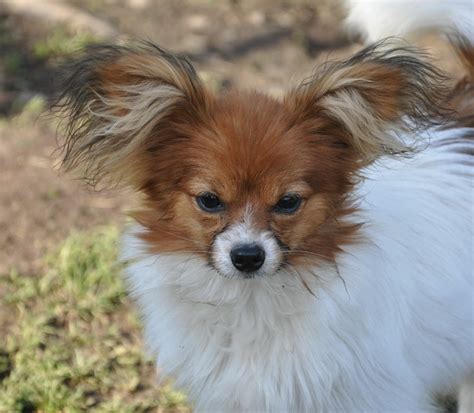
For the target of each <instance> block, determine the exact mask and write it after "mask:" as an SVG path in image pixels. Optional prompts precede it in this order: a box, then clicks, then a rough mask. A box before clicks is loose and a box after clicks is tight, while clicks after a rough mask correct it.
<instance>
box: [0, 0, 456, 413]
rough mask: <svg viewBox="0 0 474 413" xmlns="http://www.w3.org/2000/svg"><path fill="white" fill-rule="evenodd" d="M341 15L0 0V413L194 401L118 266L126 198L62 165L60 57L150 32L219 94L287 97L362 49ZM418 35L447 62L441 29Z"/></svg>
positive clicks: (131, 2) (135, 1)
mask: <svg viewBox="0 0 474 413" xmlns="http://www.w3.org/2000/svg"><path fill="white" fill-rule="evenodd" d="M343 17H344V9H343V7H342V5H341V3H340V2H339V1H335V0H0V412H10V411H20V412H34V411H39V412H57V411H98V412H107V411H109V412H155V411H158V412H175V411H176V412H182V411H188V410H189V407H187V404H186V398H185V395H183V394H181V393H179V392H176V391H174V390H173V389H172V384H170V383H162V384H160V385H159V386H158V385H156V384H155V378H156V377H155V376H156V374H157V373H156V370H155V368H154V367H153V364H152V362H151V360H150V359H149V358H147V356H146V355H145V354H144V351H143V343H142V341H141V335H140V322H139V320H138V318H137V316H136V314H135V312H134V311H133V307H132V306H131V304H130V303H129V300H128V299H127V297H126V293H125V292H124V285H123V282H122V280H121V277H120V266H119V264H117V263H116V254H117V242H118V234H119V232H120V227H121V226H123V225H124V222H125V221H126V218H125V214H124V212H126V211H127V210H128V209H129V208H130V207H131V205H132V203H133V201H132V196H131V195H129V194H123V193H121V194H118V193H106V192H91V191H90V190H87V189H86V188H84V187H83V186H82V185H81V183H79V182H77V181H74V180H73V179H72V178H71V177H68V176H62V175H61V174H60V173H59V171H58V169H57V167H56V161H55V149H56V148H57V143H56V139H57V138H60V133H59V135H58V134H57V128H58V120H57V119H56V118H54V116H52V115H51V114H50V113H49V111H48V107H49V101H50V99H51V98H52V96H54V93H55V85H56V84H57V79H58V76H59V73H60V67H61V64H62V62H64V61H65V59H66V58H67V57H68V56H70V54H71V53H73V52H75V51H77V50H79V49H81V48H82V47H84V46H86V45H87V44H91V43H95V42H104V41H107V42H117V41H122V40H124V39H128V38H140V39H148V40H152V41H154V42H157V43H158V44H160V45H161V46H162V47H165V48H168V49H171V50H173V51H177V52H181V53H184V54H186V55H188V56H189V57H190V59H191V60H192V61H193V62H194V63H195V64H196V66H197V68H198V69H199V73H200V75H201V76H202V78H203V79H204V80H205V81H206V82H207V84H208V85H210V87H211V88H213V89H214V90H215V91H219V90H220V89H223V88H229V87H240V88H247V89H252V88H256V89H259V90H262V91H266V92H267V93H269V94H272V95H274V96H281V95H282V94H283V93H284V91H285V90H287V89H288V88H289V87H291V86H293V85H295V84H297V83H298V82H299V81H301V80H302V79H303V78H304V77H306V76H308V75H309V74H311V72H312V70H313V68H314V67H315V66H317V65H318V64H320V63H322V62H324V61H326V60H328V59H336V58H339V57H342V56H347V55H349V54H350V53H351V52H353V51H354V50H357V49H358V48H360V47H361V45H360V44H358V43H357V42H356V39H355V37H354V36H348V35H347V33H345V32H344V31H343V30H342V24H341V22H342V20H343ZM425 45H427V46H429V47H433V46H435V49H436V50H437V51H438V52H437V56H438V58H439V59H441V61H440V64H441V65H442V66H443V67H444V68H448V69H450V70H454V71H455V63H454V60H453V59H452V56H450V55H449V52H448V51H446V48H445V46H444V45H443V44H442V43H440V41H439V39H436V38H428V40H426V42H425ZM439 51H441V52H439ZM453 68H454V69H453ZM158 375H159V372H158Z"/></svg>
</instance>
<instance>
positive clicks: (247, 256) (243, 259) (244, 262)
mask: <svg viewBox="0 0 474 413" xmlns="http://www.w3.org/2000/svg"><path fill="white" fill-rule="evenodd" d="M230 258H231V260H232V264H234V267H235V268H237V269H238V270H239V271H243V272H253V271H257V270H258V269H259V268H260V267H261V266H262V265H263V263H264V261H265V251H264V249H263V248H262V247H260V246H259V245H257V244H243V245H238V246H237V247H234V248H232V250H231V251H230Z"/></svg>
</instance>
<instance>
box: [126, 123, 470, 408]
mask: <svg viewBox="0 0 474 413" xmlns="http://www.w3.org/2000/svg"><path fill="white" fill-rule="evenodd" d="M472 137H473V130H472V129H463V128H458V129H448V130H439V131H436V130H432V131H430V139H431V145H430V147H429V148H427V149H426V150H425V151H423V152H422V153H420V154H418V155H416V156H415V157H414V158H413V159H410V160H406V161H399V160H395V161H394V160H389V159H387V160H385V161H383V162H381V164H380V165H379V166H377V167H372V168H370V171H366V172H365V173H366V175H367V179H366V180H364V182H363V183H362V184H361V185H360V187H359V188H358V189H357V195H358V196H359V197H360V199H361V207H360V213H359V215H358V216H357V218H356V219H357V221H358V222H364V223H365V224H364V225H363V227H362V228H361V230H362V242H361V243H360V244H358V245H353V246H350V247H347V249H346V251H345V252H344V253H342V254H341V255H340V256H339V257H338V259H337V264H336V265H337V268H336V265H330V266H326V267H324V266H316V267H314V268H312V269H311V272H307V273H303V274H302V275H303V277H304V278H305V280H306V282H307V283H308V285H309V287H310V288H311V290H312V291H314V293H315V297H314V296H312V295H310V294H308V292H307V291H306V290H305V289H304V288H302V285H301V282H300V280H299V279H298V278H297V277H289V276H288V273H285V272H280V273H278V274H276V275H274V276H273V277H271V278H268V279H265V278H261V279H254V280H248V281H247V282H246V283H242V281H241V280H239V279H236V280H234V279H227V278H224V277H222V276H221V275H219V274H216V273H214V272H212V271H209V269H208V267H207V265H206V263H205V262H203V261H202V260H200V259H199V258H195V259H193V258H192V256H190V255H186V256H184V257H183V256H182V255H179V254H178V255H176V256H162V257H159V256H155V255H148V256H146V255H145V256H144V255H143V249H141V248H140V245H139V243H137V242H138V241H137V240H136V239H135V238H134V237H133V236H131V237H129V238H128V240H127V241H126V243H125V248H124V251H125V256H126V258H137V257H141V258H140V259H139V260H138V261H137V262H136V263H134V264H132V265H131V266H130V267H129V270H128V273H127V274H128V277H129V280H130V282H131V286H132V291H134V296H135V297H136V299H137V300H138V303H139V305H140V308H141V311H142V314H144V315H145V331H146V335H147V342H148V345H149V346H150V348H151V350H152V351H153V353H154V354H158V365H159V366H160V368H161V371H162V372H163V373H165V374H167V375H171V376H172V377H176V378H177V380H178V384H179V385H180V386H183V388H185V389H186V390H187V391H188V392H189V395H190V398H191V400H196V401H197V403H196V409H197V411H206V412H217V411H221V412H230V411H236V412H277V411H285V412H314V411H321V412H429V411H436V408H435V407H434V404H433V400H432V396H433V395H435V394H442V393H446V392H449V391H452V390H454V389H455V388H456V387H457V386H458V385H459V384H460V383H461V381H462V380H463V379H464V378H465V377H466V376H467V375H468V373H469V372H470V371H472V369H473V368H474V361H473V360H474V347H473V323H474V321H473V288H472V268H473V266H472V264H473V263H472V208H471V207H472V163H473V158H472V153H473V151H474V141H473V139H472ZM427 138H428V137H427ZM290 273H291V271H290ZM314 274H316V277H315V276H314Z"/></svg>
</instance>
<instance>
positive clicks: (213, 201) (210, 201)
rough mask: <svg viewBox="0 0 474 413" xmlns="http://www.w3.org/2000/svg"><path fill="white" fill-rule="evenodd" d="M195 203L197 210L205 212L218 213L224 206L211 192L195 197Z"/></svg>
mask: <svg viewBox="0 0 474 413" xmlns="http://www.w3.org/2000/svg"><path fill="white" fill-rule="evenodd" d="M196 202H197V204H198V206H199V208H201V209H202V210H203V211H206V212H219V211H221V210H222V209H224V204H223V203H222V202H221V200H220V199H219V198H218V196H217V195H215V194H213V193H211V192H206V193H204V194H201V195H199V196H197V197H196Z"/></svg>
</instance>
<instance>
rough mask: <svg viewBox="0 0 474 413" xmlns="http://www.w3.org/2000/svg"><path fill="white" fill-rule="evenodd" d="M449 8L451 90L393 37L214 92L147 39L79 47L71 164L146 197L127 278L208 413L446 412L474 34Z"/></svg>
mask: <svg viewBox="0 0 474 413" xmlns="http://www.w3.org/2000/svg"><path fill="white" fill-rule="evenodd" d="M353 3H358V4H357V7H355V6H354V7H355V8H358V9H357V10H359V11H360V8H361V7H362V8H363V7H366V10H369V8H370V7H373V4H374V2H365V3H363V2H353ZM420 4H421V2H420ZM449 4H451V6H449V7H453V8H454V9H455V8H456V7H457V6H456V5H455V4H454V3H450V2H447V1H446V2H444V5H445V8H446V9H449V7H448V5H449ZM364 5H365V6H364ZM407 7H408V6H407ZM353 10H355V9H353ZM424 10H425V9H424V8H423V7H421V6H420V7H418V8H417V9H416V10H415V12H416V13H418V14H416V15H415V16H411V17H412V18H413V21H412V22H411V23H410V27H409V29H410V30H412V29H414V28H416V27H415V26H416V23H417V22H423V24H424V23H427V21H426V19H427V18H429V17H430V14H429V13H425V12H424ZM455 11H456V12H457V9H455ZM360 15H363V13H362V14H360ZM360 15H359V16H360ZM401 15H402V14H399V15H397V14H393V18H395V19H396V18H397V17H398V16H401ZM364 16H365V17H367V19H369V20H370V19H374V18H375V16H374V15H373V14H371V13H367V14H366V15H364ZM445 16H447V14H445ZM350 18H351V17H350ZM356 20H357V19H356ZM358 21H359V23H360V25H361V26H362V27H363V28H364V27H365V28H367V27H370V25H369V24H368V23H367V24H365V21H364V19H363V18H362V20H361V19H360V18H359V20H358ZM353 22H354V19H353ZM377 23H381V22H377ZM391 24H395V25H396V22H391ZM420 25H421V23H420ZM454 26H455V29H456V30H457V32H458V35H457V37H455V38H454V37H453V41H454V43H453V44H454V45H455V47H457V49H458V51H459V53H460V55H461V56H462V57H463V58H464V60H465V62H466V68H467V69H468V71H469V75H468V77H467V78H466V79H465V80H464V81H462V82H461V83H459V84H458V85H457V86H456V87H454V88H453V89H450V90H448V86H447V85H448V84H449V82H447V79H446V78H445V77H444V76H443V75H442V74H441V73H440V72H439V70H438V69H436V68H435V67H434V66H433V65H432V64H431V63H428V62H427V61H426V59H425V57H426V56H424V55H423V53H421V52H420V51H418V50H417V49H415V48H413V47H411V46H408V45H407V44H405V43H399V42H398V41H397V40H394V39H392V40H382V41H378V42H377V43H375V44H372V45H369V46H368V47H366V48H365V49H363V50H362V51H360V52H358V53H356V54H355V55H353V56H352V57H350V58H348V59H346V60H343V61H339V62H335V63H327V64H325V65H323V66H322V67H320V68H318V69H317V70H316V71H315V73H314V75H312V76H311V77H309V78H308V79H306V80H305V81H304V82H302V83H301V84H300V85H299V86H297V87H295V88H293V89H291V90H289V91H288V93H287V94H286V96H285V97H284V98H283V99H280V100H279V99H276V98H273V97H269V96H267V95H265V94H262V93H258V92H251V91H236V90H228V91H225V92H223V93H221V94H217V95H216V94H214V93H212V92H211V91H210V89H208V88H207V87H206V85H205V84H203V82H202V81H201V79H200V78H199V76H198V75H197V73H196V71H195V69H194V67H193V66H192V64H191V63H190V62H189V61H188V60H187V59H186V58H184V57H182V56H178V55H175V54H172V53H169V52H168V51H165V50H164V49H162V48H160V47H158V46H156V45H154V44H151V43H138V44H131V45H119V46H93V47H90V48H89V49H88V51H87V53H86V54H85V55H84V56H83V57H81V58H80V59H79V60H77V61H75V62H74V64H73V66H72V67H71V68H70V70H71V71H70V74H69V77H68V79H67V80H66V83H65V87H64V94H63V96H62V105H63V108H64V110H65V112H66V114H67V122H68V125H67V129H66V133H65V135H66V141H65V142H66V143H65V146H64V148H65V155H64V160H63V162H64V166H65V168H66V169H68V170H80V171H82V174H83V176H84V177H85V179H86V180H88V182H90V183H91V184H98V183H99V184H102V185H104V186H111V185H117V184H123V185H124V186H127V187H129V188H133V189H134V190H135V191H137V192H138V193H139V194H140V195H141V200H142V203H141V207H140V208H138V210H136V211H135V212H133V213H132V215H133V218H134V219H135V221H136V224H135V225H133V226H132V227H131V228H130V229H129V230H128V231H127V234H126V235H125V236H124V240H123V254H122V256H123V259H124V260H126V261H127V262H128V264H129V266H128V269H127V271H126V274H127V280H128V282H129V287H130V291H131V294H132V296H133V297H134V299H135V300H136V302H137V303H138V307H139V309H140V311H141V314H142V316H143V322H144V329H145V336H146V342H147V344H148V347H149V349H150V350H151V352H152V353H153V354H154V355H155V356H156V359H157V365H158V366H159V368H160V372H161V374H162V375H164V376H166V377H171V378H172V379H174V380H175V383H176V386H178V387H179V388H182V389H184V390H185V392H186V393H187V395H188V396H189V399H190V401H191V402H192V403H193V404H194V408H195V410H196V411H202V412H272V413H274V412H329V413H333V412H370V413H375V412H377V413H382V412H394V413H395V412H397V413H399V412H435V411H438V407H437V406H436V403H435V397H436V396H437V395H441V394H445V393H449V392H451V391H456V389H458V388H459V386H460V385H461V384H462V382H463V381H464V380H465V379H466V378H468V377H469V376H470V374H472V373H473V372H474V324H473V323H474V321H473V305H474V303H473V282H472V281H473V277H472V273H473V256H472V253H473V250H472V247H473V232H472V231H473V204H472V202H473V188H472V184H473V170H474V90H473V74H474V69H473V68H474V48H473V47H472V45H473V42H472V40H473V39H472V37H469V33H467V32H468V31H469V30H468V29H470V28H469V27H468V28H467V29H466V30H464V26H462V25H454ZM382 27H383V25H382ZM442 28H443V29H444V26H443V27H442ZM387 30H388V29H387ZM378 35H379V34H377V36H378Z"/></svg>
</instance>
